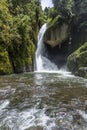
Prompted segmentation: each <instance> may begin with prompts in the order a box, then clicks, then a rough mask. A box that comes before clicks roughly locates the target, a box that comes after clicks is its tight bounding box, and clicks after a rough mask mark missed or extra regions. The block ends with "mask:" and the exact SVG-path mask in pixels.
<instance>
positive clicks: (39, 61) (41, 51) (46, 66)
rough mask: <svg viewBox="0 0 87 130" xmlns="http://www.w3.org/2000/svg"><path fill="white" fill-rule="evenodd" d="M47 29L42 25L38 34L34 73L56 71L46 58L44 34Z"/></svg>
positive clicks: (55, 67) (45, 25) (54, 66)
mask: <svg viewBox="0 0 87 130" xmlns="http://www.w3.org/2000/svg"><path fill="white" fill-rule="evenodd" d="M46 29H47V24H44V25H43V26H42V27H41V29H40V31H39V34H38V42H37V50H36V53H35V69H34V70H35V71H40V72H41V71H53V70H58V68H57V66H56V65H55V64H54V63H52V62H51V61H50V60H49V59H48V58H47V57H46V52H45V44H44V41H43V40H44V33H45V31H46Z"/></svg>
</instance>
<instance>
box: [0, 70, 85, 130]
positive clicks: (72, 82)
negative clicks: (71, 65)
mask: <svg viewBox="0 0 87 130" xmlns="http://www.w3.org/2000/svg"><path fill="white" fill-rule="evenodd" d="M0 130H87V80H86V79H83V78H79V77H75V76H73V75H71V74H70V73H68V72H61V71H60V72H59V73H25V74H20V75H9V76H0Z"/></svg>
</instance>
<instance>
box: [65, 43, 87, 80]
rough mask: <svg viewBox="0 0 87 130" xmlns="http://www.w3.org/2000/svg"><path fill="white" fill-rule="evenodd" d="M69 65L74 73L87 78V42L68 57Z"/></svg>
mask: <svg viewBox="0 0 87 130" xmlns="http://www.w3.org/2000/svg"><path fill="white" fill-rule="evenodd" d="M67 65H68V68H69V70H70V71H72V73H73V74H75V75H78V76H81V77H84V78H87V42H86V43H84V44H83V45H82V46H81V47H80V48H79V49H77V50H76V51H75V52H74V53H72V54H71V55H70V56H69V57H68V62H67Z"/></svg>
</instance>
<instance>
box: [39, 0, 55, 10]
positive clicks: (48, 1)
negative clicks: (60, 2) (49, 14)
mask: <svg viewBox="0 0 87 130" xmlns="http://www.w3.org/2000/svg"><path fill="white" fill-rule="evenodd" d="M41 5H42V9H43V10H44V9H45V7H52V6H53V4H52V1H51V0H41Z"/></svg>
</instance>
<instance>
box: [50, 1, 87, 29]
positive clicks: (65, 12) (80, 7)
mask: <svg viewBox="0 0 87 130" xmlns="http://www.w3.org/2000/svg"><path fill="white" fill-rule="evenodd" d="M52 2H53V4H54V7H55V9H56V11H57V15H58V14H60V15H61V16H62V17H65V19H67V21H69V22H70V23H71V24H73V25H72V26H78V29H81V30H86V28H87V0H83V1H82V0H52Z"/></svg>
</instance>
